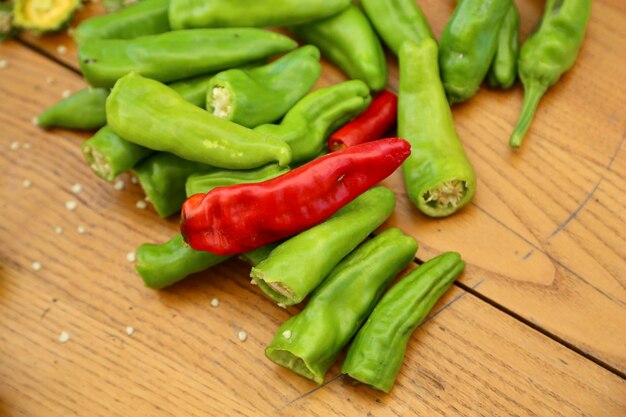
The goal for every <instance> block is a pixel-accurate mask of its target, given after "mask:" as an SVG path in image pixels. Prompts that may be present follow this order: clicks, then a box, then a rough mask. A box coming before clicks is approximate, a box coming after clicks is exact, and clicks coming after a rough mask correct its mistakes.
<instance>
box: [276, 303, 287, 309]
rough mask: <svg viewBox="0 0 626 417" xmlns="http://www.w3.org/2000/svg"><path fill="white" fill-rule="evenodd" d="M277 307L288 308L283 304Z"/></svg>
mask: <svg viewBox="0 0 626 417" xmlns="http://www.w3.org/2000/svg"><path fill="white" fill-rule="evenodd" d="M277 305H278V307H280V308H287V306H286V305H285V304H283V303H278V304H277Z"/></svg>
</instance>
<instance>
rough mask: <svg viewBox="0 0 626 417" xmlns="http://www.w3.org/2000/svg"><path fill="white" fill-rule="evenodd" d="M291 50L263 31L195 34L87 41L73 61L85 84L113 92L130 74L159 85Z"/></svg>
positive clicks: (283, 38)
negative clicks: (116, 85) (113, 88)
mask: <svg viewBox="0 0 626 417" xmlns="http://www.w3.org/2000/svg"><path fill="white" fill-rule="evenodd" d="M296 47H297V44H296V42H295V41H293V40H291V39H289V38H288V37H286V36H283V35H280V34H278V33H274V32H269V31H266V30H262V29H252V28H238V29H195V30H180V31H174V32H167V33H162V34H159V35H151V36H142V37H140V38H136V39H88V40H86V41H85V42H83V43H82V44H80V46H79V48H78V59H79V63H80V69H81V71H82V73H83V75H84V76H85V78H86V79H87V81H88V82H89V84H91V85H92V86H95V87H112V86H113V84H115V81H117V80H118V79H119V78H121V77H123V76H124V75H126V74H128V73H129V72H131V71H135V72H137V73H139V74H141V75H144V76H146V77H149V78H152V79H155V80H158V81H163V82H169V81H176V80H180V79H183V78H188V77H193V76H195V75H199V74H206V73H209V72H215V71H221V70H224V69H228V68H233V67H236V66H239V65H242V64H245V63H247V62H252V61H256V60H259V59H262V58H266V57H269V56H272V55H275V54H279V53H283V52H287V51H290V50H292V49H294V48H296Z"/></svg>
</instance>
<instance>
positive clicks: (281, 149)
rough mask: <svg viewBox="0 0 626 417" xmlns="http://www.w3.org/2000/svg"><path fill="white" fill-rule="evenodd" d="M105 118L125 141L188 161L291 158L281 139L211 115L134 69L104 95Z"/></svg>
mask: <svg viewBox="0 0 626 417" xmlns="http://www.w3.org/2000/svg"><path fill="white" fill-rule="evenodd" d="M106 113H107V121H108V122H109V125H111V128H113V130H114V131H115V133H117V134H118V135H120V136H121V137H123V138H124V139H126V140H129V141H131V142H133V143H136V144H138V145H141V146H145V147H146V148H150V149H154V150H160V151H167V152H171V153H173V154H175V155H178V156H180V157H181V158H184V159H188V160H190V161H196V162H201V163H205V164H207V165H211V166H215V167H219V168H229V169H250V168H257V167H260V166H262V165H265V164H267V163H270V162H274V161H278V163H279V164H280V165H281V166H284V165H287V164H288V163H289V162H290V160H291V150H290V149H289V146H288V145H287V144H285V143H284V142H282V141H280V140H278V139H273V138H269V137H265V136H263V135H261V134H259V133H256V132H254V131H252V130H250V129H247V128H245V127H243V126H239V125H237V124H235V123H232V122H229V121H228V120H224V119H220V118H219V117H216V116H213V115H212V114H210V113H209V112H207V111H204V110H202V109H199V108H198V107H196V106H194V105H193V104H190V103H188V102H187V101H185V99H184V98H183V97H181V96H180V95H179V94H178V93H176V92H175V91H174V90H172V89H171V88H169V87H167V86H166V85H164V84H161V83H159V82H158V81H154V80H151V79H148V78H144V77H142V76H141V75H139V74H137V73H130V74H128V75H126V76H124V77H123V78H121V79H120V80H119V81H118V82H117V83H116V84H115V88H113V91H112V92H111V95H110V96H109V98H108V99H107V105H106Z"/></svg>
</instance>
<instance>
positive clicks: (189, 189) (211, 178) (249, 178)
mask: <svg viewBox="0 0 626 417" xmlns="http://www.w3.org/2000/svg"><path fill="white" fill-rule="evenodd" d="M287 172H289V168H286V167H280V166H278V165H276V164H269V165H265V166H263V167H261V168H257V169H250V170H246V171H234V170H229V169H214V170H213V171H212V172H209V173H203V174H192V175H190V176H189V177H188V178H187V182H186V183H185V193H186V194H187V197H191V196H192V195H194V194H199V193H205V194H206V193H208V192H209V191H211V190H212V189H213V188H215V187H225V186H229V185H235V184H248V183H255V182H262V181H266V180H269V179H272V178H276V177H278V176H280V175H282V174H285V173H287Z"/></svg>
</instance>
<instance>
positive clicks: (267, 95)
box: [206, 45, 322, 127]
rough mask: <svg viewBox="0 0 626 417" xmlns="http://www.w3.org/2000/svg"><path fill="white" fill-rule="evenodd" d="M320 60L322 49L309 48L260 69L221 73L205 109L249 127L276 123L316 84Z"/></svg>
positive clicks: (297, 50)
mask: <svg viewBox="0 0 626 417" xmlns="http://www.w3.org/2000/svg"><path fill="white" fill-rule="evenodd" d="M319 60H320V52H319V50H318V49H317V48H316V47H315V46H313V45H307V46H303V47H302V48H299V49H296V50H295V51H292V52H289V53H288V54H286V55H284V56H283V57H282V58H280V59H278V60H276V61H274V62H272V63H270V64H267V65H264V66H261V67H257V68H253V69H248V70H245V69H231V70H227V71H224V72H220V73H218V74H217V75H215V77H213V79H212V80H211V84H210V85H209V89H208V91H207V94H206V109H207V110H208V111H209V112H211V113H213V114H214V115H216V116H218V117H221V118H223V119H227V120H230V121H231V122H235V123H238V124H240V125H242V126H246V127H256V126H259V125H262V124H264V123H271V122H274V121H275V120H277V119H280V118H281V117H282V116H283V115H284V114H285V113H286V112H287V111H288V110H289V109H290V108H291V107H292V106H293V105H294V104H295V103H296V102H297V101H298V100H300V99H301V98H302V97H303V96H304V95H305V94H306V93H307V92H308V91H309V90H310V89H311V88H312V87H313V86H314V85H315V82H316V81H317V79H318V78H319V76H320V73H321V72H322V65H321V64H320V61H319Z"/></svg>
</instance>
